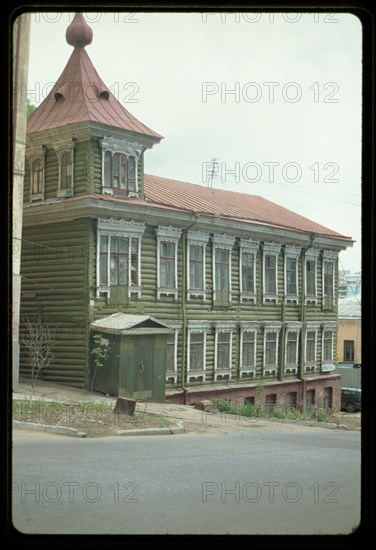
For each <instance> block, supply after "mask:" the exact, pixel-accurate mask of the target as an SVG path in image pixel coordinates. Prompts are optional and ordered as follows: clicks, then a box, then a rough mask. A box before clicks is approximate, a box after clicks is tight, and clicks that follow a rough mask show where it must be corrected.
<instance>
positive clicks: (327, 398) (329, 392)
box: [324, 386, 333, 410]
mask: <svg viewBox="0 0 376 550" xmlns="http://www.w3.org/2000/svg"><path fill="white" fill-rule="evenodd" d="M332 403H333V389H332V388H331V387H330V386H329V387H327V388H324V409H326V410H327V409H331V408H332Z"/></svg>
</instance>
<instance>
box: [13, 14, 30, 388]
mask: <svg viewBox="0 0 376 550" xmlns="http://www.w3.org/2000/svg"><path fill="white" fill-rule="evenodd" d="M30 22H31V17H30V14H29V13H23V14H22V15H20V16H19V17H17V19H16V20H15V21H14V23H13V120H12V124H13V166H12V168H13V212H12V230H13V232H12V383H13V391H18V381H19V367H20V343H19V325H20V301H21V300H20V298H21V274H20V273H21V270H20V268H21V239H22V210H23V185H24V175H25V151H26V124H27V101H26V94H23V93H22V90H26V89H27V77H28V68H29V47H30Z"/></svg>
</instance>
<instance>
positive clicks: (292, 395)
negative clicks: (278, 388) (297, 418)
mask: <svg viewBox="0 0 376 550" xmlns="http://www.w3.org/2000/svg"><path fill="white" fill-rule="evenodd" d="M297 401H298V394H297V392H296V391H291V392H289V393H288V394H287V409H288V410H290V409H296V405H297Z"/></svg>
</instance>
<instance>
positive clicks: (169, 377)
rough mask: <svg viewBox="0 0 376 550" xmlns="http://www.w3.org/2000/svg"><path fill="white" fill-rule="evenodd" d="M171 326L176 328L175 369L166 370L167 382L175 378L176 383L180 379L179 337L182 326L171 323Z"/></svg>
mask: <svg viewBox="0 0 376 550" xmlns="http://www.w3.org/2000/svg"><path fill="white" fill-rule="evenodd" d="M170 327H171V328H172V329H174V370H173V371H170V372H167V371H166V382H168V381H170V380H173V382H174V384H176V382H177V380H178V338H179V332H180V328H181V326H180V325H171V324H170Z"/></svg>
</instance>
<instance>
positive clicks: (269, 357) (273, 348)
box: [265, 332, 277, 367]
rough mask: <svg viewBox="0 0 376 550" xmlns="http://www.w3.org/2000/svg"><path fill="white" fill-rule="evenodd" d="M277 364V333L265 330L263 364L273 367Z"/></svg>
mask: <svg viewBox="0 0 376 550" xmlns="http://www.w3.org/2000/svg"><path fill="white" fill-rule="evenodd" d="M276 365H277V333H276V332H267V333H266V334H265V366H266V367H275V366H276Z"/></svg>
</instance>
